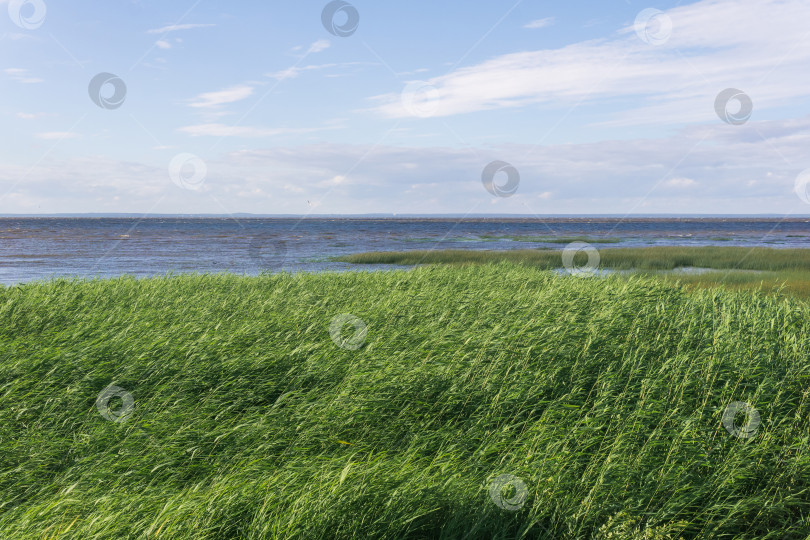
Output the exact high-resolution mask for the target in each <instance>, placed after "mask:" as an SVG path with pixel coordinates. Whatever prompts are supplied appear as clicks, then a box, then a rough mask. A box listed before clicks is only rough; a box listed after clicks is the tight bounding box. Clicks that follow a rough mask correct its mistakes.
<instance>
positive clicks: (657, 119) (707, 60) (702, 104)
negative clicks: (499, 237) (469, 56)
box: [371, 0, 810, 125]
mask: <svg viewBox="0 0 810 540" xmlns="http://www.w3.org/2000/svg"><path fill="white" fill-rule="evenodd" d="M665 13H666V15H667V16H668V17H669V18H670V19H671V21H672V33H671V36H670V37H669V39H668V40H666V41H665V42H664V43H663V44H660V45H658V46H654V45H650V44H648V43H645V42H644V41H642V40H641V39H639V37H638V36H637V35H636V32H635V28H634V25H632V24H628V25H627V26H625V27H624V28H622V29H621V30H620V31H618V32H617V33H616V34H614V35H613V36H611V37H609V38H605V39H598V40H590V41H583V42H579V43H574V44H571V45H568V46H564V47H561V48H556V49H543V50H536V51H521V52H515V53H509V54H504V55H501V56H497V57H494V58H491V59H488V60H486V61H484V62H481V63H479V64H477V65H473V66H467V67H462V68H459V69H456V70H454V71H453V72H451V73H449V74H447V75H444V76H440V77H435V78H432V79H429V80H428V81H427V82H428V83H429V84H430V85H432V86H433V87H435V88H436V91H437V93H438V96H439V100H440V106H439V107H438V109H437V111H436V113H435V116H452V115H461V114H468V113H476V112H480V111H489V110H503V109H510V108H511V109H514V108H520V107H528V106H532V107H536V106H538V105H543V106H548V107H551V108H553V107H561V108H563V109H566V108H570V107H573V106H575V105H577V104H580V103H585V104H592V103H599V102H600V101H604V100H613V99H621V100H628V98H630V99H629V100H628V102H627V103H626V104H622V105H612V106H611V108H610V109H609V110H610V111H611V112H612V114H613V115H614V121H613V122H612V123H608V124H606V125H643V124H659V125H663V124H680V123H684V122H692V121H705V120H711V119H712V117H713V115H714V111H713V107H712V104H713V101H714V99H715V97H716V95H717V94H718V92H720V91H721V90H723V89H725V88H729V87H734V88H741V89H742V90H743V91H744V92H746V93H747V94H749V95H750V96H751V97H752V99H754V101H755V104H756V105H755V106H756V107H759V108H767V107H771V106H783V105H784V104H785V100H789V99H800V98H803V97H804V96H805V95H806V93H807V87H808V86H810V70H807V69H806V66H807V64H808V62H810V47H807V46H806V44H807V39H808V32H807V27H806V24H805V23H804V21H806V20H807V19H808V18H810V3H807V2H806V1H805V0H702V1H699V2H695V3H693V4H690V5H684V6H680V7H676V8H673V9H670V10H668V11H666V12H665ZM803 44H804V46H803ZM371 100H372V102H376V103H379V105H377V106H376V107H374V109H373V110H375V111H376V112H377V113H379V114H380V115H382V116H383V117H389V118H403V117H408V116H412V113H410V112H409V111H408V110H406V109H405V108H404V107H403V106H402V104H401V96H400V93H399V92H392V93H389V94H384V95H381V96H374V97H372V98H371ZM707 103H708V105H707ZM417 105H418V104H417ZM417 108H418V107H417Z"/></svg>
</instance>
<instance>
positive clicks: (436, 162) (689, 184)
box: [0, 116, 810, 214]
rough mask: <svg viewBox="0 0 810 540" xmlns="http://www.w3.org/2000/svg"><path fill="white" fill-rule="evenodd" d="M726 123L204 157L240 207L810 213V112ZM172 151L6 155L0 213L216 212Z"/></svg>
mask: <svg viewBox="0 0 810 540" xmlns="http://www.w3.org/2000/svg"><path fill="white" fill-rule="evenodd" d="M191 127H192V126H189V129H188V130H186V131H187V132H188V133H189V134H191V132H192V131H194V130H192V129H190V128H191ZM728 127H729V126H727V125H725V124H722V123H720V122H718V123H717V124H712V125H711V126H694V127H690V128H687V129H682V130H680V131H678V132H677V133H675V134H673V135H671V136H667V137H661V138H656V139H635V140H605V141H599V142H593V143H587V144H557V145H544V146H538V147H532V146H530V145H525V144H521V145H518V144H510V145H502V146H498V147H486V148H484V147H480V148H469V147H416V148H408V147H401V146H386V145H366V144H326V143H322V144H306V145H300V146H273V147H272V148H267V149H262V150H243V151H237V152H232V153H229V154H226V155H200V157H201V158H202V159H203V160H204V161H205V162H206V164H207V165H208V170H209V177H208V180H207V181H206V184H205V185H206V189H209V190H210V193H211V194H212V195H214V196H215V197H216V199H217V200H218V201H220V202H221V203H222V205H223V206H224V207H225V208H226V209H227V210H228V211H233V212H257V213H285V212H292V213H296V212H298V213H304V212H306V211H308V210H309V207H308V206H307V205H306V200H307V199H309V200H310V201H313V202H315V201H320V202H321V207H320V208H319V211H323V212H324V213H332V212H335V213H351V212H397V213H430V212H441V213H449V212H461V213H464V212H468V211H472V212H493V211H494V212H504V213H520V214H527V213H528V214H531V213H535V214H554V213H577V214H582V213H586V214H587V213H593V214H614V213H619V214H623V213H627V212H630V213H632V212H635V213H640V212H645V213H654V212H660V213H701V212H702V213H714V214H717V213H767V212H773V213H785V212H794V213H805V214H806V213H810V207H808V206H807V205H805V204H803V203H802V202H801V201H800V200H799V198H798V197H797V196H796V195H795V193H794V191H793V189H794V181H795V179H796V177H797V175H798V174H799V173H800V172H801V171H802V170H804V169H806V168H808V167H810V158H808V156H807V151H806V149H807V148H808V146H810V116H807V117H803V118H800V119H795V120H789V121H771V122H756V121H753V120H752V121H751V122H749V123H748V124H746V125H745V126H735V127H734V129H727V128H728ZM313 131H314V130H313ZM196 132H197V134H199V135H210V136H254V135H255V136H273V135H287V134H290V133H296V132H300V130H292V129H289V130H284V129H265V128H257V127H249V126H242V127H236V128H231V127H229V126H222V125H216V124H214V125H208V127H198V129H197V130H196ZM760 134H761V135H760ZM762 137H765V138H767V143H765V142H764V141H763V140H762ZM267 146H270V145H269V144H268V145H267ZM172 153H173V152H168V153H167V154H166V159H165V161H166V163H163V162H160V161H158V162H157V163H152V164H148V165H147V164H139V163H130V162H118V161H113V160H110V159H106V158H95V157H94V158H74V159H69V160H58V159H46V160H45V161H43V162H42V163H41V164H39V165H37V166H36V167H35V168H34V169H33V170H31V173H30V174H28V176H26V174H27V173H28V171H29V170H30V165H25V166H23V165H20V166H16V167H15V166H14V165H12V164H10V163H9V162H8V161H5V162H3V163H0V185H6V186H11V185H13V184H14V183H15V182H17V181H18V180H19V179H20V178H22V177H25V182H21V183H19V184H18V185H17V187H16V188H15V192H14V193H13V194H12V196H11V197H6V198H3V199H0V212H2V211H6V212H12V211H15V212H16V211H19V210H17V209H15V206H14V204H15V203H14V201H17V200H18V199H19V198H24V199H25V200H28V201H29V202H32V203H33V202H36V203H37V204H42V210H41V211H49V210H46V209H47V208H71V210H73V211H77V212H81V211H135V212H137V211H146V210H149V209H150V208H152V205H153V204H154V203H155V202H156V201H157V200H159V199H161V198H162V197H163V196H166V199H165V204H163V206H161V207H160V208H159V209H156V210H154V211H161V212H183V211H189V212H192V211H193V212H194V213H201V212H215V213H221V212H222V211H223V209H222V207H220V206H219V203H217V202H216V201H215V200H213V199H212V201H210V204H211V206H210V207H206V206H205V204H207V201H205V200H196V199H195V201H194V208H193V209H192V208H189V207H188V204H189V202H188V198H187V194H186V193H182V192H180V191H181V190H177V192H175V191H174V190H175V186H174V185H173V184H172V183H171V182H170V181H169V180H168V178H167V175H166V172H165V171H166V166H167V163H168V161H169V160H170V159H171V154H172ZM492 160H503V161H506V162H509V163H511V164H512V165H513V166H515V167H516V168H517V169H518V171H519V172H520V178H521V183H520V186H519V188H518V191H517V194H516V195H515V196H513V197H509V198H508V199H498V200H497V204H495V205H491V204H490V203H491V201H492V200H493V198H492V196H491V195H490V194H489V193H488V192H487V191H486V190H485V189H484V187H483V186H482V185H481V170H482V169H483V167H484V165H486V163H488V162H489V161H492ZM14 197H17V199H15V198H14ZM114 197H119V198H120V201H121V202H120V203H114V202H113V201H114V199H113V198H114ZM99 201H101V202H99ZM99 204H100V206H99ZM35 207H36V206H35ZM53 211H57V210H53Z"/></svg>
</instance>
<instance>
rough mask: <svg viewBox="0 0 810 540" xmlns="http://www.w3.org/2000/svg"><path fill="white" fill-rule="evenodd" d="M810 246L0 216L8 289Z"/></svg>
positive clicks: (467, 221)
mask: <svg viewBox="0 0 810 540" xmlns="http://www.w3.org/2000/svg"><path fill="white" fill-rule="evenodd" d="M580 238H585V239H587V240H590V241H593V242H594V243H593V245H594V247H596V248H598V249H600V250H602V249H612V248H616V247H637V246H751V247H753V246H765V247H772V248H806V247H810V218H808V217H801V218H797V217H790V218H780V217H712V218H707V217H680V218H679V217H587V216H585V217H583V216H579V217H464V218H461V217H274V218H258V217H242V216H239V217H235V216H223V217H194V216H192V217H184V216H172V217H134V216H133V217H130V216H125V217H0V283H2V284H4V285H14V284H20V283H26V282H29V281H34V280H43V279H50V278H54V277H79V278H95V277H100V278H105V277H113V276H120V275H124V274H128V275H133V276H138V277H143V276H154V275H165V274H168V273H186V272H197V273H217V272H232V273H238V274H248V275H255V274H259V273H261V272H281V271H289V272H302V271H304V272H322V271H346V270H369V271H374V270H390V269H391V268H392V266H389V265H379V266H378V265H360V266H356V265H352V264H347V263H342V262H336V261H334V260H332V259H333V258H334V257H336V256H340V255H346V254H351V253H360V252H366V251H404V250H436V249H469V250H505V249H534V248H556V249H561V248H563V247H565V245H566V243H567V242H569V241H573V240H574V239H580Z"/></svg>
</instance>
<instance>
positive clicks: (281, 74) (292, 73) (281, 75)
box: [265, 62, 378, 81]
mask: <svg viewBox="0 0 810 540" xmlns="http://www.w3.org/2000/svg"><path fill="white" fill-rule="evenodd" d="M375 65H378V64H377V63H376V62H340V63H333V64H314V65H307V66H300V67H296V66H293V67H289V68H287V69H283V70H281V71H276V72H274V73H267V74H265V75H266V76H267V77H270V78H273V79H277V80H279V81H281V80H284V79H294V78H296V77H298V76H299V75H300V74H301V73H303V72H305V71H318V70H322V69H331V68H346V67H356V66H375ZM342 75H344V74H343V73H338V74H330V75H327V76H342Z"/></svg>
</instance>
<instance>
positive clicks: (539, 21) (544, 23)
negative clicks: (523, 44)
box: [523, 17, 557, 30]
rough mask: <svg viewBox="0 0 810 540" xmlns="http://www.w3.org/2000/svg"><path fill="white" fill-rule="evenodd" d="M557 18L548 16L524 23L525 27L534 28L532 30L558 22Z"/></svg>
mask: <svg viewBox="0 0 810 540" xmlns="http://www.w3.org/2000/svg"><path fill="white" fill-rule="evenodd" d="M556 20H557V19H555V18H554V17H546V18H545V19H537V20H534V21H531V22H530V23H527V24H524V25H523V28H529V29H532V30H534V29H537V28H545V27H546V26H551V25H552V24H554V23H555V22H556Z"/></svg>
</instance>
